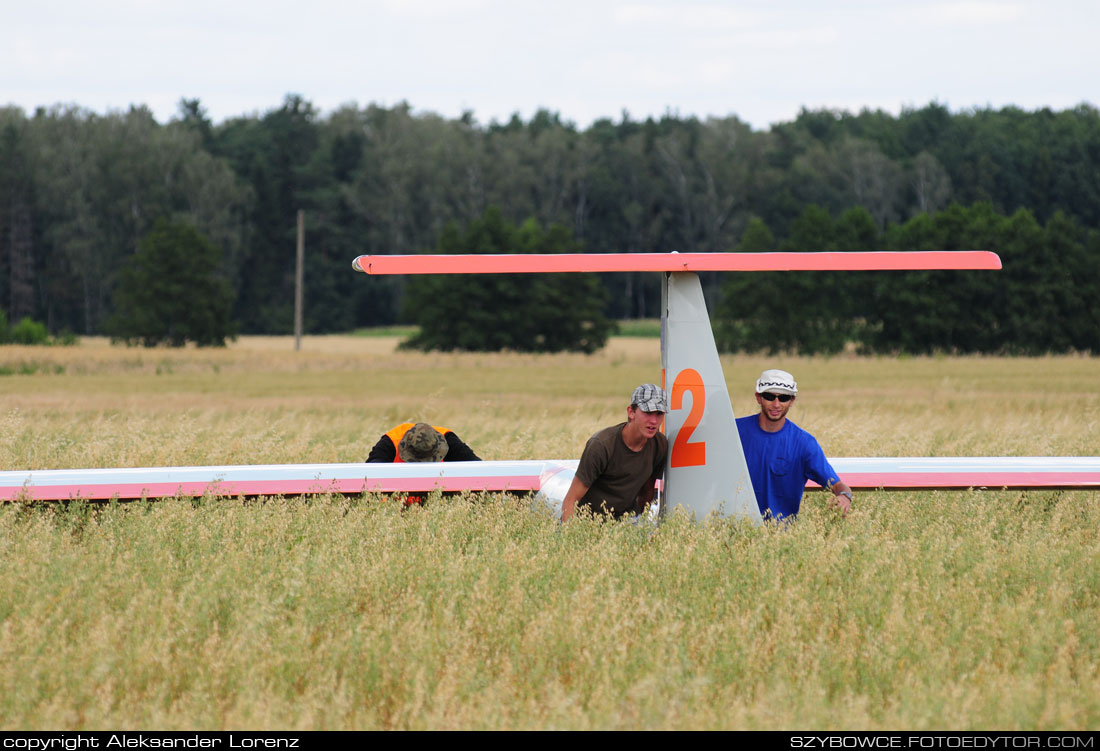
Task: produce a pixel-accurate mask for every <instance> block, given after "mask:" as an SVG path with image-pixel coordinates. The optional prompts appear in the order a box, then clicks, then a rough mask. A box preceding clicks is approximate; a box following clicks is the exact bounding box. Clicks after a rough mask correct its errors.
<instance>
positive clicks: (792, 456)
mask: <svg viewBox="0 0 1100 751" xmlns="http://www.w3.org/2000/svg"><path fill="white" fill-rule="evenodd" d="M737 432H738V433H740V435H741V448H742V449H743V450H744V452H745V463H746V464H748V467H749V478H750V479H751V480H752V488H753V490H754V491H756V504H757V505H758V506H759V507H760V513H761V514H762V515H763V516H768V515H769V514H770V515H771V516H772V518H775V519H782V518H783V517H784V516H794V515H795V514H797V513H798V508H799V506H801V505H802V491H803V490H805V488H806V480H807V478H808V479H810V480H813V481H814V482H816V483H817V484H818V485H821V486H822V487H828V486H830V485H832V484H833V483H835V482H836V481H837V479H838V478H837V476H836V471H835V470H834V469H833V468H832V466H831V465H830V464H829V462H828V460H827V459H826V458H825V452H824V451H822V450H821V446H820V445H818V442H817V439H816V438H814V437H813V436H812V435H810V434H809V433H807V432H806V431H805V430H803V429H802V428H800V427H798V426H797V425H795V424H794V423H793V422H791V421H790V420H787V422H786V423H784V424H783V427H782V428H780V429H779V430H778V431H776V432H774V433H769V432H768V431H766V430H764V429H763V428H761V427H760V415H758V414H757V415H749V416H748V417H739V418H737Z"/></svg>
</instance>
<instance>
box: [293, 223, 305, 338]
mask: <svg viewBox="0 0 1100 751" xmlns="http://www.w3.org/2000/svg"><path fill="white" fill-rule="evenodd" d="M305 263H306V212H304V211H302V210H301V209H298V269H297V271H296V272H295V274H294V351H295V352H298V351H300V350H301V349H302V281H303V279H304V277H305V274H304V267H305Z"/></svg>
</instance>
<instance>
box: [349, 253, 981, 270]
mask: <svg viewBox="0 0 1100 751" xmlns="http://www.w3.org/2000/svg"><path fill="white" fill-rule="evenodd" d="M351 265H352V267H353V268H354V269H355V270H356V271H362V272H364V273H366V274H547V273H558V272H594V271H919V270H925V271H928V270H935V269H952V270H962V269H999V268H1001V259H1000V258H999V257H998V256H997V254H996V253H991V252H989V251H988V250H914V251H873V252H865V251H853V252H826V253H530V254H502V255H422V256H386V255H372V256H359V257H358V258H356V259H355V260H354V261H352V264H351Z"/></svg>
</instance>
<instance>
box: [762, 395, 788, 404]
mask: <svg viewBox="0 0 1100 751" xmlns="http://www.w3.org/2000/svg"><path fill="white" fill-rule="evenodd" d="M760 398H761V399H763V400H764V401H766V402H774V401H775V400H776V399H778V400H779V401H781V402H782V403H783V404H786V403H787V402H789V401H790V400H791V399H794V397H793V396H791V395H790V394H772V393H764V394H761V395H760Z"/></svg>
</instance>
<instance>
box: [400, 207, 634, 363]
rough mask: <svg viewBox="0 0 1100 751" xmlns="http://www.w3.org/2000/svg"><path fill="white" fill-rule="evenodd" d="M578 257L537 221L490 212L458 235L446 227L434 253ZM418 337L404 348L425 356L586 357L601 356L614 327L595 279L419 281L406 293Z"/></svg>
mask: <svg viewBox="0 0 1100 751" xmlns="http://www.w3.org/2000/svg"><path fill="white" fill-rule="evenodd" d="M574 250H576V247H575V243H574V241H573V239H572V236H571V235H570V234H569V231H568V230H566V229H565V228H564V227H562V226H561V225H552V226H550V227H549V228H548V229H546V230H545V231H544V230H542V229H541V228H540V227H539V225H538V224H537V223H536V222H535V220H533V219H530V220H528V221H527V222H525V223H524V224H523V225H522V226H520V227H516V226H515V225H513V224H511V223H509V222H507V221H505V220H504V218H503V217H502V216H501V214H500V212H499V211H498V210H496V209H492V208H490V209H489V210H488V211H486V212H485V215H484V216H483V217H482V218H481V219H478V220H476V221H474V222H472V223H471V224H470V226H469V227H468V228H467V229H466V230H465V231H461V230H460V229H459V228H458V227H457V226H455V225H450V226H449V227H447V229H445V230H444V232H443V237H442V239H441V240H440V243H439V252H440V253H447V254H459V253H563V252H569V251H574ZM405 300H406V308H407V312H408V314H409V317H410V318H411V319H412V320H413V321H414V322H416V323H417V324H419V325H420V333H418V334H417V335H416V336H414V337H412V338H411V339H409V340H408V341H407V342H405V345H404V346H407V347H411V348H414V349H424V350H444V351H449V350H473V351H482V352H491V351H498V350H505V349H510V350H516V351H520V352H561V351H572V352H584V353H591V352H595V351H596V350H598V349H600V348H601V347H602V346H603V345H604V344H605V343H606V342H607V337H608V334H609V333H610V332H611V328H612V326H613V323H612V322H611V321H609V320H608V319H607V318H605V317H604V315H603V313H602V312H601V311H602V310H603V305H604V293H603V288H602V287H601V286H600V283H599V280H598V279H597V278H596V277H595V276H592V275H587V274H586V275H578V274H498V275H481V274H477V275H469V276H465V275H464V276H446V277H441V276H419V277H415V278H414V279H412V280H411V281H410V282H409V286H408V290H407V292H406V298H405Z"/></svg>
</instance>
